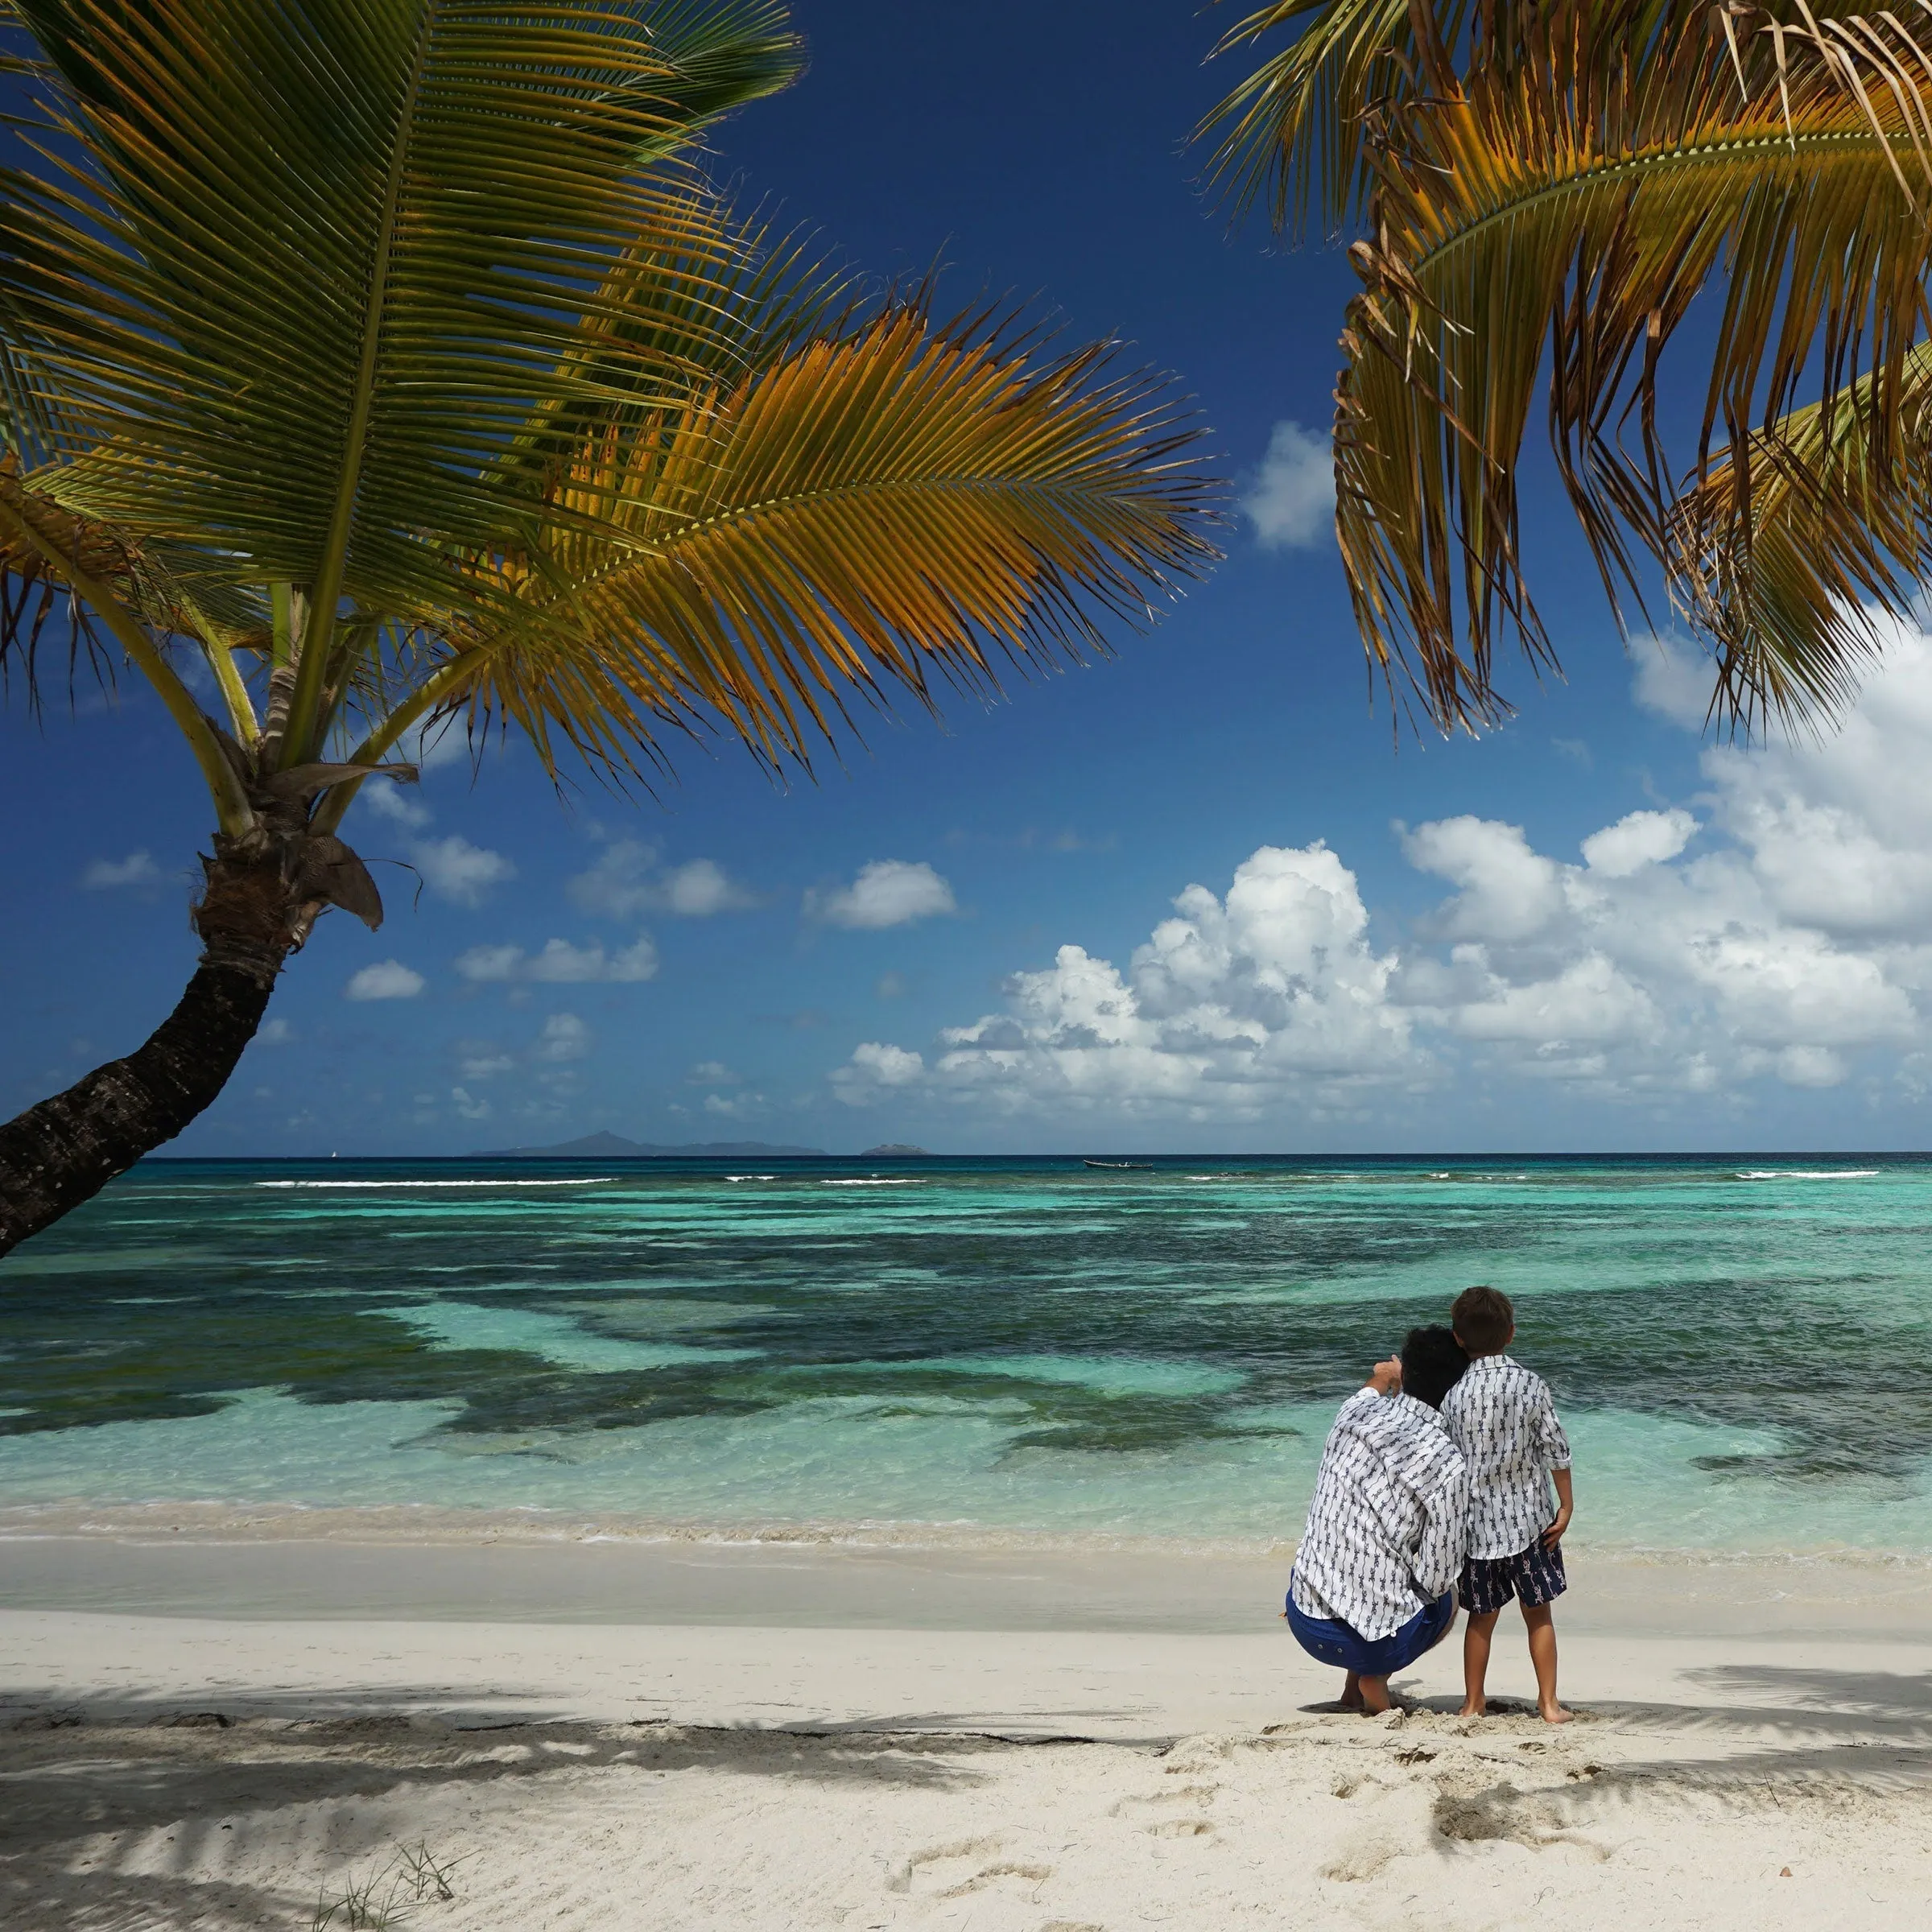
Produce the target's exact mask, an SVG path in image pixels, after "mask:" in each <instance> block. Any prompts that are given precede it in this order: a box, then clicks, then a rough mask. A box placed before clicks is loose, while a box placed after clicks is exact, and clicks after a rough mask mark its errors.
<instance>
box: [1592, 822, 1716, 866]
mask: <svg viewBox="0 0 1932 1932" xmlns="http://www.w3.org/2000/svg"><path fill="white" fill-rule="evenodd" d="M1696 831H1697V820H1696V819H1694V818H1693V817H1691V814H1690V813H1689V812H1687V811H1633V812H1629V813H1627V814H1626V815H1624V817H1622V818H1620V819H1618V820H1617V822H1616V824H1614V825H1606V826H1605V827H1604V829H1603V830H1602V831H1601V832H1592V833H1591V835H1590V836H1589V837H1588V838H1587V839H1585V840H1583V863H1584V864H1585V865H1587V866H1588V867H1589V868H1590V869H1591V871H1592V872H1594V873H1599V874H1600V875H1601V876H1602V877H1604V878H1606V879H1627V878H1629V877H1630V875H1631V874H1632V873H1633V872H1641V870H1642V869H1643V868H1644V867H1645V866H1646V865H1662V864H1663V863H1664V861H1666V859H1674V858H1675V857H1677V855H1678V853H1679V852H1682V850H1683V848H1685V847H1686V845H1688V844H1690V843H1691V838H1692V836H1694V835H1695V832H1696Z"/></svg>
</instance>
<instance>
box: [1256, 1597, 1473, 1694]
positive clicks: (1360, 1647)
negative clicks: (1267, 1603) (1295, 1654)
mask: <svg viewBox="0 0 1932 1932" xmlns="http://www.w3.org/2000/svg"><path fill="white" fill-rule="evenodd" d="M1454 1621H1455V1591H1453V1590H1445V1591H1443V1594H1442V1595H1441V1596H1439V1597H1438V1598H1437V1599H1436V1600H1435V1602H1434V1603H1432V1604H1424V1605H1423V1607H1422V1608H1421V1609H1420V1610H1418V1611H1417V1612H1416V1613H1415V1615H1414V1616H1412V1617H1410V1620H1408V1622H1407V1623H1406V1624H1403V1625H1402V1629H1399V1630H1397V1631H1396V1632H1394V1633H1393V1634H1392V1635H1390V1636H1388V1637H1376V1638H1373V1639H1370V1638H1369V1637H1363V1636H1360V1635H1359V1634H1358V1633H1356V1631H1355V1630H1354V1629H1352V1627H1351V1626H1350V1625H1348V1624H1344V1623H1340V1622H1338V1621H1337V1620H1335V1618H1333V1617H1329V1616H1309V1614H1308V1613H1307V1611H1305V1610H1303V1609H1302V1608H1300V1607H1299V1606H1298V1604H1296V1602H1295V1600H1294V1591H1292V1590H1290V1591H1289V1595H1288V1628H1289V1629H1290V1630H1292V1631H1293V1632H1294V1641H1296V1642H1297V1643H1298V1644H1299V1645H1301V1647H1302V1649H1304V1650H1306V1651H1307V1653H1308V1654H1309V1655H1310V1656H1311V1657H1313V1658H1314V1659H1315V1661H1316V1662H1318V1663H1323V1664H1333V1665H1334V1666H1335V1668H1336V1669H1337V1670H1352V1671H1354V1672H1355V1673H1356V1674H1357V1675H1358V1676H1361V1677H1386V1676H1388V1674H1389V1672H1390V1671H1392V1670H1405V1669H1406V1668H1407V1666H1409V1665H1410V1664H1412V1663H1414V1662H1415V1660H1416V1659H1417V1658H1418V1657H1420V1656H1421V1655H1422V1653H1423V1652H1424V1651H1425V1650H1430V1649H1434V1648H1435V1645H1438V1644H1439V1643H1440V1642H1441V1641H1442V1640H1443V1633H1444V1632H1445V1631H1447V1629H1448V1628H1449V1626H1450V1624H1451V1623H1453V1622H1454Z"/></svg>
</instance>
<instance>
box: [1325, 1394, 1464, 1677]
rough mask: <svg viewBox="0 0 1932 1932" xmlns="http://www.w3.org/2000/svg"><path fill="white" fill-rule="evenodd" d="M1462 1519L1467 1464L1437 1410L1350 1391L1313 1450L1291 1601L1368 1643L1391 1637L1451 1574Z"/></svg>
mask: <svg viewBox="0 0 1932 1932" xmlns="http://www.w3.org/2000/svg"><path fill="white" fill-rule="evenodd" d="M1468 1527H1469V1475H1468V1468H1467V1467H1466V1466H1465V1464H1464V1463H1463V1458H1462V1455H1461V1454H1460V1452H1459V1451H1458V1450H1457V1448H1456V1447H1455V1443H1452V1442H1451V1440H1450V1439H1449V1436H1448V1434H1447V1431H1446V1430H1444V1429H1443V1424H1442V1418H1440V1417H1439V1416H1438V1415H1437V1414H1436V1412H1435V1410H1433V1409H1431V1408H1430V1406H1429V1405H1428V1404H1427V1403H1426V1402H1417V1401H1416V1400H1415V1398H1414V1397H1413V1396H1408V1395H1377V1393H1376V1392H1375V1391H1374V1390H1373V1389H1361V1390H1359V1391H1358V1392H1357V1393H1356V1394H1354V1395H1352V1396H1350V1397H1349V1398H1348V1401H1347V1402H1344V1403H1343V1404H1342V1406H1341V1410H1340V1413H1339V1414H1337V1415H1336V1417H1335V1426H1334V1427H1333V1428H1332V1429H1331V1430H1329V1431H1328V1440H1327V1443H1326V1444H1325V1445H1324V1446H1323V1450H1322V1466H1321V1468H1320V1470H1319V1472H1317V1474H1316V1476H1315V1499H1314V1501H1312V1502H1311V1503H1310V1505H1308V1526H1307V1529H1305V1530H1303V1531H1302V1546H1301V1548H1300V1549H1299V1550H1297V1551H1296V1552H1295V1558H1294V1579H1293V1582H1292V1584H1291V1588H1292V1590H1293V1591H1294V1601H1295V1606H1296V1608H1298V1609H1299V1610H1302V1611H1303V1612H1306V1613H1307V1615H1308V1616H1322V1617H1328V1618H1331V1619H1332V1620H1335V1621H1337V1622H1340V1623H1344V1624H1348V1626H1349V1628H1350V1629H1352V1630H1353V1631H1354V1632H1355V1633H1356V1635H1357V1636H1358V1637H1366V1638H1367V1639H1368V1640H1369V1641H1370V1642H1371V1643H1373V1642H1375V1641H1377V1639H1379V1638H1381V1637H1392V1636H1393V1635H1394V1633H1396V1632H1397V1630H1399V1629H1402V1625H1403V1624H1406V1623H1407V1622H1408V1621H1409V1620H1410V1618H1411V1617H1412V1616H1415V1615H1416V1614H1417V1613H1418V1612H1419V1611H1421V1610H1422V1609H1424V1608H1426V1607H1427V1606H1428V1605H1429V1604H1432V1603H1434V1602H1435V1600H1436V1599H1437V1598H1438V1597H1439V1596H1441V1595H1442V1594H1443V1591H1445V1590H1447V1588H1448V1587H1450V1585H1451V1584H1452V1583H1454V1582H1455V1579H1456V1578H1457V1576H1458V1575H1459V1574H1460V1573H1461V1571H1462V1567H1463V1551H1464V1546H1465V1545H1466V1543H1467V1542H1468Z"/></svg>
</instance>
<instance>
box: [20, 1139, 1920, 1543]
mask: <svg viewBox="0 0 1932 1932" xmlns="http://www.w3.org/2000/svg"><path fill="white" fill-rule="evenodd" d="M1478 1281H1488V1282H1493V1283H1495V1284H1496V1286H1500V1287H1502V1288H1504V1289H1505V1290H1508V1291H1509V1293H1510V1294H1512V1295H1513V1296H1515V1297H1516V1298H1517V1303H1518V1310H1519V1316H1520V1321H1521V1333H1520V1335H1519V1340H1518V1344H1517V1349H1516V1353H1517V1356H1519V1358H1520V1359H1521V1360H1525V1361H1527V1362H1529V1363H1530V1364H1531V1365H1532V1366H1534V1367H1535V1368H1536V1369H1539V1370H1540V1371H1541V1372H1542V1373H1544V1374H1545V1375H1546V1376H1547V1377H1548V1378H1549V1379H1550V1381H1551V1383H1552V1384H1553V1385H1554V1388H1555V1389H1556V1391H1557V1395H1558V1402H1559V1404H1560V1405H1561V1406H1562V1408H1563V1413H1564V1415H1565V1418H1566V1420H1567V1423H1568V1424H1569V1426H1570V1429H1571V1436H1572V1439H1573V1440H1574V1442H1575V1447H1576V1452H1577V1470H1578V1477H1577V1487H1578V1496H1579V1519H1578V1523H1577V1528H1576V1531H1575V1540H1576V1541H1577V1542H1581V1543H1583V1544H1587V1545H1589V1546H1596V1547H1598V1548H1604V1547H1609V1548H1624V1549H1631V1548H1635V1549H1645V1550H1670V1551H1683V1552H1696V1551H1710V1552H1713V1553H1718V1554H1725V1553H1731V1552H1752V1551H1755V1552H1766V1553H1769V1552H1798V1553H1806V1552H1812V1551H1824V1550H1843V1549H1852V1550H1861V1551H1871V1552H1891V1553H1897V1554H1906V1555H1911V1556H1922V1557H1932V1348H1929V1347H1928V1340H1929V1338H1932V1160H1926V1159H1918V1158H1897V1157H1884V1156H1874V1157H1870V1158H1843V1157H1835V1158H1822V1159H1808V1158H1807V1159H1793V1158H1778V1157H1762V1156H1744V1157H1735V1158H1726V1159H1723V1160H1717V1159H1711V1158H1699V1159H1695V1160H1692V1159H1678V1160H1671V1159H1661V1158H1642V1159H1637V1158H1629V1159H1607V1158H1593V1159H1575V1160H1537V1161H1499V1160H1496V1159H1493V1158H1492V1159H1482V1160H1466V1161H1456V1162H1446V1161H1442V1160H1436V1161H1433V1162H1414V1161H1368V1160H1356V1161H1348V1162H1342V1161H1335V1162H1291V1161H1262V1160H1231V1159H1224V1158H1212V1157H1210V1158H1199V1157H1195V1158H1179V1159H1166V1160H1162V1161H1160V1162H1156V1163H1154V1165H1153V1166H1152V1167H1151V1169H1150V1170H1147V1171H1143V1172H1135V1173H1114V1172H1101V1171H1096V1170H1088V1169H1085V1168H1083V1167H1082V1166H1080V1163H1079V1162H1078V1161H1075V1160H1063V1159H1044V1158H1042V1159H1013V1160H1000V1159H960V1160H937V1159H935V1160H931V1161H920V1162H905V1163H894V1164H892V1165H891V1166H889V1167H877V1166H872V1167H869V1166H865V1165H863V1164H861V1163H857V1162H837V1161H830V1162H803V1161H783V1162H772V1161H766V1162H740V1163H737V1164H720V1163H707V1162H637V1163H625V1162H614V1163H613V1162H604V1163H597V1164H589V1165H583V1166H576V1165H571V1164H567V1163H555V1162H537V1163H531V1162H422V1163H415V1164H411V1163H403V1162H346V1161H336V1162H314V1163H309V1164H295V1163H287V1162H274V1163H270V1162H258V1163H247V1162H151V1163H149V1164H147V1165H146V1166H143V1167H142V1168H141V1169H139V1170H137V1172H135V1173H134V1174H132V1175H130V1176H129V1177H127V1178H126V1179H125V1180H123V1181H122V1182H120V1183H117V1184H116V1185H115V1186H114V1187H112V1188H110V1189H109V1191H107V1193H106V1194H105V1195H103V1196H102V1197H101V1199H98V1200H97V1201H96V1202H94V1203H92V1204H91V1205H89V1207H88V1208H85V1209H84V1210H83V1211H82V1212H80V1213H78V1214H76V1215H75V1216H72V1217H71V1218H70V1219H69V1220H68V1221H66V1222H65V1223H64V1224H62V1225H61V1226H60V1227H59V1228H56V1229H55V1230H53V1231H52V1232H50V1233H48V1234H47V1235H45V1236H42V1237H40V1238H39V1240H37V1241H34V1242H32V1243H31V1244H29V1245H27V1247H25V1248H23V1249H21V1250H20V1251H19V1253H16V1254H14V1256H12V1257H10V1258H9V1259H7V1260H6V1261H0V1506H9V1507H11V1508H13V1509H16V1510H17V1509H19V1508H20V1507H21V1506H28V1507H30V1508H31V1506H34V1505H59V1504H67V1503H71V1502H79V1503H81V1504H84V1505H109V1504H113V1505H137V1506H138V1505H147V1504H153V1505H170V1504H174V1505H178V1504H180V1503H181V1502H184V1501H199V1502H212V1503H228V1504H233V1505H241V1506H245V1507H251V1508H252V1507H257V1506H259V1505H263V1504H270V1503H275V1504H293V1505H312V1506H356V1507H367V1506H378V1505H380V1506H389V1505H405V1504H406V1505H420V1506H424V1507H426V1508H427V1509H431V1510H439V1511H443V1510H446V1511H449V1512H454V1513H460V1514H459V1520H460V1521H473V1520H475V1519H474V1517H473V1513H475V1512H478V1511H490V1512H498V1513H501V1512H503V1511H516V1512H526V1513H529V1515H528V1517H527V1520H528V1521H530V1523H531V1524H532V1525H533V1526H535V1527H539V1528H541V1527H542V1526H543V1525H544V1524H545V1523H546V1522H548V1521H563V1520H564V1518H565V1517H568V1519H569V1520H570V1521H572V1522H573V1523H579V1524H580V1523H581V1522H582V1521H584V1519H586V1518H588V1519H590V1520H592V1521H596V1522H601V1523H608V1524H609V1525H610V1526H611V1528H612V1529H613V1532H617V1533H622V1532H623V1531H625V1530H649V1529H650V1527H651V1526H653V1525H674V1524H675V1525H697V1526H700V1527H706V1528H712V1529H716V1530H720V1531H721V1532H724V1533H726V1534H740V1533H743V1532H745V1531H746V1530H767V1531H769V1530H782V1529H786V1528H791V1527H814V1528H819V1529H828V1530H833V1531H835V1532H836V1531H841V1530H842V1531H847V1532H852V1533H855V1534H862V1535H865V1536H879V1535H907V1536H915V1537H916V1536H917V1535H919V1534H921V1533H922V1532H929V1531H930V1530H931V1528H932V1526H935V1525H942V1526H943V1529H944V1533H945V1534H946V1535H947V1537H948V1538H964V1539H967V1540H968V1541H970V1540H973V1539H976V1538H985V1539H986V1540H988V1541H989V1542H990V1541H999V1540H1001V1539H1003V1538H1010V1537H1011V1536H1012V1535H1013V1533H1015V1532H1021V1533H1028V1534H1042V1533H1044V1534H1049V1535H1059V1536H1064V1537H1067V1538H1078V1539H1085V1538H1092V1537H1101V1538H1108V1539H1115V1538H1119V1539H1137V1538H1183V1539H1187V1540H1191V1541H1195V1542H1216V1543H1220V1544H1238V1545H1251V1546H1261V1545H1267V1544H1273V1543H1275V1542H1280V1541H1282V1540H1292V1538H1294V1535H1295V1534H1296V1533H1297V1531H1298V1529H1299V1526H1300V1518H1301V1513H1302V1509H1303V1508H1304V1506H1305V1505H1306V1501H1307V1492H1308V1488H1309V1485H1310V1482H1311V1476H1312V1473H1313V1469H1314V1465H1315V1457H1316V1455H1318V1453H1319V1449H1320V1446H1321V1441H1322V1437H1323V1433H1324V1432H1325V1430H1326V1429H1327V1423H1328V1421H1329V1418H1331V1415H1332V1414H1333V1412H1334V1410H1335V1405H1336V1403H1337V1402H1339V1401H1340V1399H1341V1398H1342V1397H1343V1396H1344V1395H1345V1394H1346V1393H1348V1391H1349V1390H1350V1389H1352V1387H1354V1386H1355V1385H1356V1383H1357V1382H1358V1381H1359V1380H1360V1374H1361V1372H1362V1370H1363V1369H1364V1367H1365V1365H1366V1364H1368V1363H1369V1361H1370V1360H1372V1359H1373V1357H1375V1356H1377V1355H1380V1354H1383V1353H1385V1352H1388V1351H1389V1348H1391V1347H1392V1346H1393V1344H1395V1343H1396V1342H1397V1340H1399V1339H1400V1337H1401V1335H1402V1333H1403V1331H1405V1330H1406V1328H1407V1327H1410V1326H1411V1325H1412V1324H1414V1323H1420V1322H1424V1321H1428V1320H1434V1319H1443V1317H1444V1316H1445V1315H1446V1313H1447V1307H1448V1304H1449V1302H1450V1300H1451V1298H1452V1297H1453V1295H1454V1294H1455V1292H1456V1291H1457V1290H1459V1289H1460V1288H1462V1287H1463V1286H1467V1285H1468V1284H1469V1283H1471V1282H1478ZM16 1520H17V1519H16Z"/></svg>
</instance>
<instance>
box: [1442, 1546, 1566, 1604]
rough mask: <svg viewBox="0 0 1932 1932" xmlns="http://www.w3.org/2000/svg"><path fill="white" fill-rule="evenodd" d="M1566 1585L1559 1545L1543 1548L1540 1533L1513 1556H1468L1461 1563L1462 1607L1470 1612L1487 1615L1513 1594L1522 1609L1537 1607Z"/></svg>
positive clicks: (1556, 1595)
mask: <svg viewBox="0 0 1932 1932" xmlns="http://www.w3.org/2000/svg"><path fill="white" fill-rule="evenodd" d="M1569 1587H1570V1584H1569V1579H1567V1577H1566V1576H1565V1575H1563V1545H1562V1544H1561V1543H1558V1545H1557V1546H1556V1547H1555V1548H1554V1550H1546V1549H1545V1548H1544V1547H1543V1539H1542V1538H1541V1537H1540V1536H1539V1537H1538V1538H1537V1539H1536V1541H1535V1542H1533V1543H1532V1544H1531V1545H1530V1547H1529V1548H1528V1549H1527V1550H1517V1553H1516V1554H1515V1555H1514V1556H1496V1557H1481V1556H1472V1557H1471V1558H1468V1560H1467V1561H1466V1562H1465V1563H1463V1584H1462V1591H1461V1595H1462V1599H1463V1608H1464V1609H1465V1610H1467V1611H1468V1612H1469V1614H1470V1615H1471V1616H1488V1615H1489V1613H1490V1612H1492V1611H1493V1610H1500V1609H1501V1608H1502V1607H1503V1605H1504V1604H1506V1603H1508V1602H1509V1600H1510V1598H1511V1597H1515V1598H1517V1599H1518V1600H1520V1601H1521V1604H1522V1606H1523V1608H1525V1610H1540V1609H1541V1608H1542V1607H1543V1605H1544V1604H1553V1603H1554V1602H1555V1601H1556V1600H1557V1599H1558V1597H1559V1596H1562V1595H1563V1592H1564V1591H1566V1590H1567V1589H1568V1588H1569Z"/></svg>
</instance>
